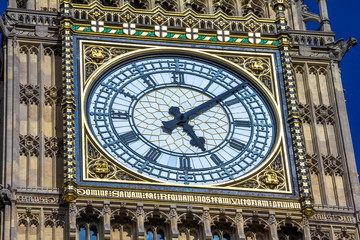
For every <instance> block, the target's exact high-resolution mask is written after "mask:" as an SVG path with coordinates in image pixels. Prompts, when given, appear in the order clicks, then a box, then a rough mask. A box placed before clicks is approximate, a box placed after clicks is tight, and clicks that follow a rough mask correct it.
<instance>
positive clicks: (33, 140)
mask: <svg viewBox="0 0 360 240" xmlns="http://www.w3.org/2000/svg"><path fill="white" fill-rule="evenodd" d="M39 148H40V137H39V136H33V135H31V134H28V135H20V155H21V156H35V157H38V156H39Z"/></svg>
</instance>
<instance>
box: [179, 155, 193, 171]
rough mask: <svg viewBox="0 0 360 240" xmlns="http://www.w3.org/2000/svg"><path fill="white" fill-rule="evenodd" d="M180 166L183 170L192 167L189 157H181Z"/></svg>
mask: <svg viewBox="0 0 360 240" xmlns="http://www.w3.org/2000/svg"><path fill="white" fill-rule="evenodd" d="M180 168H181V169H183V170H189V169H191V166H190V158H189V157H180Z"/></svg>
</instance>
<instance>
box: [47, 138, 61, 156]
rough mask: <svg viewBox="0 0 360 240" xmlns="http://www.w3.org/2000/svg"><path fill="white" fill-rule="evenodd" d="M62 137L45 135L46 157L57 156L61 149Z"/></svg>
mask: <svg viewBox="0 0 360 240" xmlns="http://www.w3.org/2000/svg"><path fill="white" fill-rule="evenodd" d="M61 143H62V139H58V138H57V137H45V157H56V156H58V155H60V154H59V152H60V149H61V147H60V146H61Z"/></svg>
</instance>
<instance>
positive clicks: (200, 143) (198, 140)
mask: <svg viewBox="0 0 360 240" xmlns="http://www.w3.org/2000/svg"><path fill="white" fill-rule="evenodd" d="M182 127H183V130H184V131H185V132H187V134H188V135H189V136H190V137H191V140H190V145H192V146H195V147H199V148H200V149H201V150H203V151H205V150H206V149H205V138H203V137H198V136H196V134H195V132H194V127H193V126H191V125H189V124H188V123H184V124H182Z"/></svg>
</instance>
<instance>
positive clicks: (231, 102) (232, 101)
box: [224, 98, 240, 107]
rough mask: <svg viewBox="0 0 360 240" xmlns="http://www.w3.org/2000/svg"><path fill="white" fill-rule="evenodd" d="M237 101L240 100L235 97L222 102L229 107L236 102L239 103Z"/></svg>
mask: <svg viewBox="0 0 360 240" xmlns="http://www.w3.org/2000/svg"><path fill="white" fill-rule="evenodd" d="M239 102H240V100H239V99H237V98H235V99H232V100H229V101H226V102H224V104H225V105H226V106H228V107H230V106H232V105H235V104H237V103H239Z"/></svg>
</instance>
